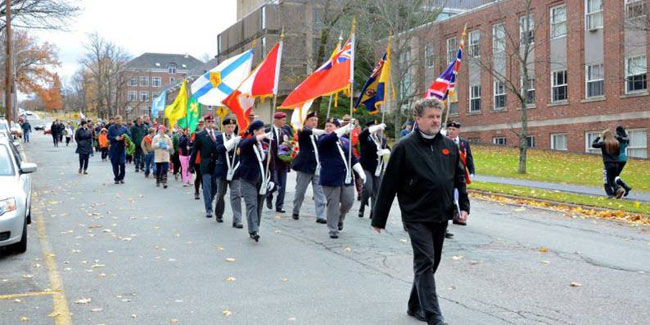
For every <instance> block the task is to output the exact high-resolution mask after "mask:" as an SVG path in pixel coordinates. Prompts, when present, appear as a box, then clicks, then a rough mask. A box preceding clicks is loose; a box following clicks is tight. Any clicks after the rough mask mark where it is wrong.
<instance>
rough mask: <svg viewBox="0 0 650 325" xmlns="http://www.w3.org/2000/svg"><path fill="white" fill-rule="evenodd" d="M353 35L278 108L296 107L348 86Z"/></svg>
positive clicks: (351, 61)
mask: <svg viewBox="0 0 650 325" xmlns="http://www.w3.org/2000/svg"><path fill="white" fill-rule="evenodd" d="M353 64H354V35H353V36H352V37H351V38H350V39H349V40H348V41H347V42H346V43H345V45H344V46H343V48H341V50H339V51H338V52H337V53H336V54H334V55H333V56H332V57H331V58H330V59H329V60H328V61H327V62H325V64H323V65H322V66H321V67H320V68H318V69H316V71H314V72H313V73H312V74H311V75H309V76H308V77H307V79H305V80H304V81H303V82H302V83H301V84H300V85H298V87H296V89H294V90H293V91H292V92H291V93H290V94H289V96H287V98H286V99H285V100H284V102H283V103H282V105H280V106H279V107H278V108H290V109H293V108H296V107H300V106H302V105H303V104H304V103H305V102H307V101H309V100H313V99H315V98H317V97H321V96H327V95H330V94H334V93H337V92H339V91H342V90H345V89H348V87H350V82H351V79H352V78H351V76H352V68H353V67H354V65H353Z"/></svg>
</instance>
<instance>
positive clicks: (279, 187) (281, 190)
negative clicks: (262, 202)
mask: <svg viewBox="0 0 650 325" xmlns="http://www.w3.org/2000/svg"><path fill="white" fill-rule="evenodd" d="M288 171H289V168H287V167H282V168H280V169H278V170H271V180H272V181H273V183H275V189H274V190H273V191H272V192H270V193H269V195H268V196H267V197H266V200H267V202H270V203H268V204H269V205H272V204H273V192H277V194H278V196H277V198H276V200H275V209H276V210H281V209H282V208H284V194H285V192H286V190H287V172H288Z"/></svg>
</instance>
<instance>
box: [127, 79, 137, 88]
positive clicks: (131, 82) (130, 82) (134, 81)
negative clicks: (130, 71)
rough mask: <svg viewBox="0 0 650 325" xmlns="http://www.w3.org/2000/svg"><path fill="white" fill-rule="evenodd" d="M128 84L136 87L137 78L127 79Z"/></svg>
mask: <svg viewBox="0 0 650 325" xmlns="http://www.w3.org/2000/svg"><path fill="white" fill-rule="evenodd" d="M129 86H130V87H137V86H138V78H136V77H133V78H131V79H129Z"/></svg>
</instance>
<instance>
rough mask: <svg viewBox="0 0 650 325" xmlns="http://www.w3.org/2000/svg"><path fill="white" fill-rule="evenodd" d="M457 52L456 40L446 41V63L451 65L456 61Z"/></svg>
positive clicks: (449, 39)
mask: <svg viewBox="0 0 650 325" xmlns="http://www.w3.org/2000/svg"><path fill="white" fill-rule="evenodd" d="M457 51H458V45H457V44H456V38H455V37H452V38H448V39H447V62H449V63H451V62H453V61H454V60H456V54H457Z"/></svg>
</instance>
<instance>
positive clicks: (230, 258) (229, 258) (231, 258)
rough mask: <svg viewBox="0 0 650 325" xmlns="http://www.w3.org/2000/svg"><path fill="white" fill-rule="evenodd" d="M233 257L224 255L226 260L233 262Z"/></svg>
mask: <svg viewBox="0 0 650 325" xmlns="http://www.w3.org/2000/svg"><path fill="white" fill-rule="evenodd" d="M234 261H235V258H233V257H226V262H234Z"/></svg>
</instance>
